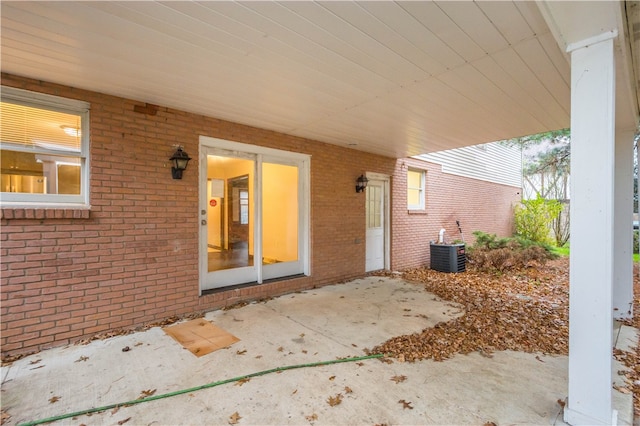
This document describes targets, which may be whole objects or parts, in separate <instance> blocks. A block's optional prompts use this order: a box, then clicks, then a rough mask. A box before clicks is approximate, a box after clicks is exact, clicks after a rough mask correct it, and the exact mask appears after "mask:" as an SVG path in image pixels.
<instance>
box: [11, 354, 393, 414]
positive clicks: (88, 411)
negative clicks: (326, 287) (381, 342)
mask: <svg viewBox="0 0 640 426" xmlns="http://www.w3.org/2000/svg"><path fill="white" fill-rule="evenodd" d="M382 357H383V355H382V354H375V355H367V356H360V357H353V358H339V359H334V360H331V361H320V362H312V363H309V364H297V365H287V366H285V367H277V368H272V369H271V370H264V371H259V372H257V373H251V374H247V375H245V376H239V377H234V378H233V379H226V380H220V381H218V382H212V383H207V384H206V385H200V386H196V387H193V388H189V389H183V390H179V391H175V392H169V393H163V394H162V395H152V396H148V397H146V398H142V399H134V400H133V401H127V402H119V403H117V404H109V405H105V406H102V407H95V408H87V409H86V410H81V411H75V412H73V413H67V414H61V415H59V416H54V417H49V418H46V419H41V420H33V421H31V422H27V423H21V424H19V425H18V426H35V425H41V424H44V423H50V422H55V421H57V420H64V419H68V418H71V417H76V416H82V415H84V414H91V413H98V412H100V411H106V410H110V409H112V408H116V407H126V406H128V405H134V404H141V403H143V402H149V401H155V400H157V399H163V398H169V397H170V396H176V395H182V394H185V393H190V392H195V391H199V390H201V389H208V388H213V387H216V386H220V385H224V384H227V383H233V382H238V381H240V380H243V379H249V378H251V377H257V376H264V375H265V374H270V373H278V372H280V371H286V370H293V369H296V368H306V367H319V366H321V365H330V364H339V363H342V362H353V361H362V360H365V359H372V358H382Z"/></svg>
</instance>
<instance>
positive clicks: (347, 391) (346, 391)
mask: <svg viewBox="0 0 640 426" xmlns="http://www.w3.org/2000/svg"><path fill="white" fill-rule="evenodd" d="M344 393H353V390H352V389H351V388H350V387H349V386H345V387H344Z"/></svg>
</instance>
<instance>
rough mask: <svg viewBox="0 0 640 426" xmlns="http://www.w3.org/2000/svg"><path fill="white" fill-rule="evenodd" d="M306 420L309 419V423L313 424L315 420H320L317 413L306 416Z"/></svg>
mask: <svg viewBox="0 0 640 426" xmlns="http://www.w3.org/2000/svg"><path fill="white" fill-rule="evenodd" d="M305 419H307V421H308V422H312V421H314V420H318V415H317V414H316V413H313V414H312V415H310V416H305Z"/></svg>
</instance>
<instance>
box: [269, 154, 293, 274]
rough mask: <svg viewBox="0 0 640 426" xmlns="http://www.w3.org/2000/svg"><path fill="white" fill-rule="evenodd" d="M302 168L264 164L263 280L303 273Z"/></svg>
mask: <svg viewBox="0 0 640 426" xmlns="http://www.w3.org/2000/svg"><path fill="white" fill-rule="evenodd" d="M298 174H299V168H298V167H297V166H291V165H285V164H276V163H269V162H264V163H263V164H262V264H263V265H264V266H263V274H264V278H270V277H274V276H283V275H293V274H296V273H299V272H300V268H299V265H298V260H299V259H300V253H299V214H300V207H299V201H298V188H299V184H298V183H299V182H298V180H299V176H298Z"/></svg>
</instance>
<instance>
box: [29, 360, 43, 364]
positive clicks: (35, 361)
mask: <svg viewBox="0 0 640 426" xmlns="http://www.w3.org/2000/svg"><path fill="white" fill-rule="evenodd" d="M40 361H42V360H41V359H36V360H33V361H29V365H34V364H37V363H39V362H40Z"/></svg>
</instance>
